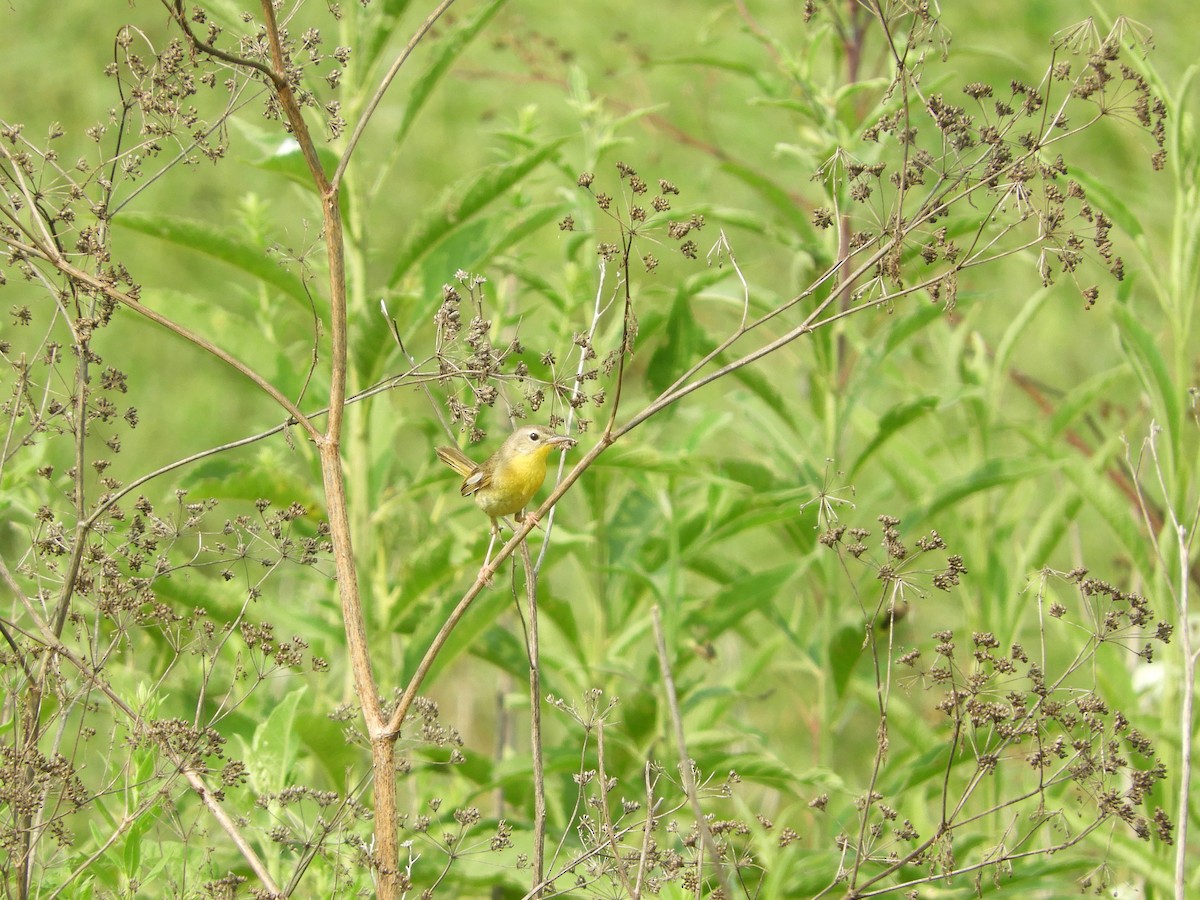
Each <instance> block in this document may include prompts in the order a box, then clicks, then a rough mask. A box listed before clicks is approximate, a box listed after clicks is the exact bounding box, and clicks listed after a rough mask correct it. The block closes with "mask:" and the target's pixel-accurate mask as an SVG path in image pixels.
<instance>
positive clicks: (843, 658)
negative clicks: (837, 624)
mask: <svg viewBox="0 0 1200 900" xmlns="http://www.w3.org/2000/svg"><path fill="white" fill-rule="evenodd" d="M862 655H863V630H862V628H861V627H859V626H854V625H843V626H842V627H841V628H839V629H838V630H837V631H836V632H835V633H834V635H833V637H832V638H831V639H830V641H829V671H830V674H831V675H833V691H834V693H835V694H837V696H838V697H839V698H840V697H842V696H844V695H845V693H846V685H848V684H849V683H850V676H851V675H852V674H853V673H854V667H855V666H857V665H858V661H859V659H861V658H862Z"/></svg>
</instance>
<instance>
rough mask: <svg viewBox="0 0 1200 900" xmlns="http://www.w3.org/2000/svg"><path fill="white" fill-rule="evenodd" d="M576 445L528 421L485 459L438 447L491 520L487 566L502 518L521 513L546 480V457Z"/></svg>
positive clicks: (466, 494) (465, 493)
mask: <svg viewBox="0 0 1200 900" xmlns="http://www.w3.org/2000/svg"><path fill="white" fill-rule="evenodd" d="M574 446H575V439H574V438H569V437H567V436H566V435H563V434H555V433H554V432H553V431H551V430H550V429H549V428H545V427H543V426H541V425H528V426H526V427H524V428H518V429H517V430H516V431H514V432H513V433H512V434H510V435H509V436H508V439H507V440H506V441H505V442H504V443H503V444H501V445H500V449H499V450H497V451H496V452H495V453H493V454H492V455H491V456H489V457H488V458H487V459H485V460H484V461H483V462H482V463H478V464H476V462H475V461H474V460H472V459H471V458H470V457H469V456H467V455H466V454H465V453H463V452H462V451H461V450H459V449H458V448H457V447H438V448H437V451H436V452H437V457H438V459H440V460H441V461H442V462H444V463H445V464H446V465H448V466H449V467H450V468H451V469H453V470H454V471H455V472H457V473H458V474H459V475H462V476H463V479H464V480H463V483H462V495H463V496H464V497H474V498H475V505H476V506H478V507H479V508H480V509H482V510H483V511H484V512H485V513H487V515H488V517H489V518H490V519H491V520H492V540H491V543H489V544H488V552H487V557H486V558H485V559H484V563H483V564H484V565H485V566H486V565H487V564H488V561H489V560H491V558H492V548H493V547H494V546H495V543H496V537H497V535H499V533H500V519H501V518H503V517H504V516H511V515H513V514H515V513H520V512H521V510H523V509H524V508H525V507H526V506H527V505H528V504H529V501H530V500H532V499H533V495H534V494H536V493H537V490H538V488H540V487H541V486H542V482H543V481H545V480H546V457H547V456H549V455H550V452H551V451H552V450H556V449H563V450H568V449H570V448H571V447H574ZM518 521H521V519H520V517H518Z"/></svg>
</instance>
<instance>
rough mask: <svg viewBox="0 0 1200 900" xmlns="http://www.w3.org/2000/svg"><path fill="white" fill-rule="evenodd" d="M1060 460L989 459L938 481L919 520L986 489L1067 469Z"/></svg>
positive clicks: (925, 518) (1017, 482)
mask: <svg viewBox="0 0 1200 900" xmlns="http://www.w3.org/2000/svg"><path fill="white" fill-rule="evenodd" d="M1069 468H1070V467H1069V466H1067V465H1066V464H1065V463H1063V462H1061V461H1044V460H1043V461H1038V460H1028V459H1005V458H1001V459H989V460H987V461H986V462H984V463H983V464H982V465H979V466H977V467H976V468H975V469H974V470H972V471H971V472H968V473H967V474H966V475H962V476H960V477H958V478H954V479H950V480H948V481H944V482H941V483H940V484H939V485H938V487H939V490H938V492H937V493H936V494H934V496H933V497H932V498H931V499H930V500H929V502H928V503H927V504H926V506H925V508H924V509H922V510H921V511H920V513H919V516H918V519H919V520H927V519H929V518H931V517H932V516H935V515H936V514H937V513H938V512H940V511H941V510H943V509H945V508H947V507H949V506H953V505H954V504H956V503H959V502H960V501H962V500H965V499H966V498H967V497H970V496H971V495H973V494H978V493H981V492H983V491H989V490H992V489H993V488H997V487H1003V486H1005V485H1011V484H1019V483H1020V482H1022V481H1028V480H1029V479H1032V478H1037V477H1039V476H1041V475H1045V474H1046V473H1047V472H1053V471H1055V470H1057V469H1069Z"/></svg>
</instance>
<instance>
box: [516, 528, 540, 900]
mask: <svg viewBox="0 0 1200 900" xmlns="http://www.w3.org/2000/svg"><path fill="white" fill-rule="evenodd" d="M521 562H522V563H524V566H525V601H526V603H527V605H528V608H529V622H528V624H527V632H526V634H527V637H528V641H529V749H530V752H531V753H532V755H533V859H532V869H533V884H534V889H535V891H536V890H537V885H539V884H541V882H542V878H543V877H544V875H545V868H546V768H545V765H546V763H545V758H544V755H543V747H542V682H541V672H540V668H541V650H540V648H539V645H538V611H537V576H536V575H535V573H534V569H533V560H532V559H530V556H529V543H528V542H524V543H522V544H521ZM537 896H539V895H538V894H537V893H534V897H537Z"/></svg>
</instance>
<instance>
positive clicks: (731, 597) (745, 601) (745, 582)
mask: <svg viewBox="0 0 1200 900" xmlns="http://www.w3.org/2000/svg"><path fill="white" fill-rule="evenodd" d="M795 577H796V564H795V563H794V562H791V561H788V562H786V563H784V564H782V565H779V566H775V567H773V568H770V569H764V570H762V571H760V572H755V573H753V574H751V575H748V576H747V577H745V578H741V579H738V580H737V581H736V582H734V583H733V584H730V585H728V586H727V587H725V588H724V589H723V590H721V591H719V592H718V593H717V595H716V596H715V597H713V599H712V601H711V602H709V603H705V604H704V605H703V607H701V608H698V609H695V610H694V611H692V612H691V613H690V614H689V616H688V617H687V620H686V622H685V624H686V625H687V626H688V627H690V628H697V629H701V630H702V631H703V634H704V635H705V637H706V638H709V639H711V638H715V637H717V636H718V635H721V634H723V633H724V632H726V631H728V630H729V629H731V628H734V627H736V626H738V625H741V624H742V623H743V622H744V621H745V619H746V617H747V616H749V615H750V614H751V613H755V612H761V613H764V614H766V615H770V612H771V606H772V603H773V602H774V599H775V596H776V595H777V594H778V593H779V592H780V590H782V589H783V587H784V585H786V584H787V583H788V582H789V581H791V580H792V579H793V578H795Z"/></svg>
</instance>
